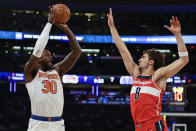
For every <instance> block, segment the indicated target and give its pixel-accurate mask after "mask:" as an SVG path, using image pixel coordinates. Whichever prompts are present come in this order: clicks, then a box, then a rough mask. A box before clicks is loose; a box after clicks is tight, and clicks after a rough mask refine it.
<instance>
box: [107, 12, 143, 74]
mask: <svg viewBox="0 0 196 131" xmlns="http://www.w3.org/2000/svg"><path fill="white" fill-rule="evenodd" d="M107 17H108V25H109V27H110V31H111V34H112V38H113V39H114V42H115V45H116V46H117V48H118V50H119V52H120V54H121V56H122V59H123V62H124V65H125V67H126V69H127V71H128V72H129V74H130V75H131V76H133V77H135V75H137V74H138V73H139V72H140V71H139V67H138V65H137V64H136V63H135V62H134V61H133V58H132V56H131V54H130V52H129V50H128V49H127V47H126V45H125V43H124V42H123V40H122V39H121V38H120V36H119V34H118V31H117V30H116V27H115V25H114V21H113V16H112V9H111V8H110V12H109V14H107Z"/></svg>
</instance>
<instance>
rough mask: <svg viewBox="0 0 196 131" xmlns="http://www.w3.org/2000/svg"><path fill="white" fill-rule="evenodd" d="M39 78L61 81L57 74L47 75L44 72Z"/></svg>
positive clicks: (40, 73)
mask: <svg viewBox="0 0 196 131" xmlns="http://www.w3.org/2000/svg"><path fill="white" fill-rule="evenodd" d="M39 77H44V78H48V79H59V77H58V75H57V74H47V73H42V72H39Z"/></svg>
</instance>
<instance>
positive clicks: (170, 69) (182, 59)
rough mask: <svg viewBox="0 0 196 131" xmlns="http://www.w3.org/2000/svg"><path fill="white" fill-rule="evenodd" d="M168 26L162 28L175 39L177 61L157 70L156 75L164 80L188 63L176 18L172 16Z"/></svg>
mask: <svg viewBox="0 0 196 131" xmlns="http://www.w3.org/2000/svg"><path fill="white" fill-rule="evenodd" d="M170 24H171V26H170V27H168V26H167V25H165V26H164V27H165V28H167V29H168V30H169V31H171V32H172V33H173V34H174V35H175V37H176V40H177V46H178V54H179V59H177V60H176V61H174V62H173V63H171V64H170V65H168V66H166V67H162V68H160V69H158V70H157V73H156V72H155V73H156V74H159V75H161V76H162V77H164V78H165V79H168V78H170V77H171V76H173V75H175V74H176V73H177V72H179V71H180V70H181V69H182V68H183V67H184V66H185V65H186V64H187V63H188V62H189V57H188V52H187V49H186V46H185V44H184V41H183V39H182V36H181V26H180V22H179V20H178V18H177V17H175V18H174V16H172V19H171V20H170Z"/></svg>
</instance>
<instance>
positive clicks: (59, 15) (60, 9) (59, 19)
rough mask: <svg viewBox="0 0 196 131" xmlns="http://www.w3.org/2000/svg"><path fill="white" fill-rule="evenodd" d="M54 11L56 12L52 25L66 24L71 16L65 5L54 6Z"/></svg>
mask: <svg viewBox="0 0 196 131" xmlns="http://www.w3.org/2000/svg"><path fill="white" fill-rule="evenodd" d="M54 9H55V10H56V17H55V19H54V23H58V24H65V23H67V22H68V20H69V18H70V16H71V12H70V10H69V8H68V7H67V6H66V5H65V4H56V5H54Z"/></svg>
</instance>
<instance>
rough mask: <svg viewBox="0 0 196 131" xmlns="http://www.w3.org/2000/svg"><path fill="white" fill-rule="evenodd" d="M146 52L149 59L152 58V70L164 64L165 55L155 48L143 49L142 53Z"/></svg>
mask: <svg viewBox="0 0 196 131" xmlns="http://www.w3.org/2000/svg"><path fill="white" fill-rule="evenodd" d="M146 53H147V54H148V56H149V59H150V60H154V70H155V71H156V70H157V69H158V68H160V67H163V66H164V65H165V56H164V55H163V54H162V53H161V52H160V51H158V50H156V49H155V48H153V49H148V50H144V51H143V54H146Z"/></svg>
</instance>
